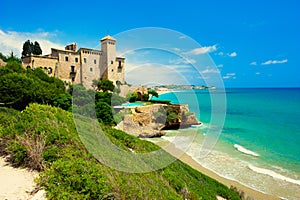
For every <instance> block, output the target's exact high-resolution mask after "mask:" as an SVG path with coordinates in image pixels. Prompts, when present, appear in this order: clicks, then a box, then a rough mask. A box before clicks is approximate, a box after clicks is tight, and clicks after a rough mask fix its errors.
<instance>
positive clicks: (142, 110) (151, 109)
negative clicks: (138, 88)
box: [116, 104, 201, 137]
mask: <svg viewBox="0 0 300 200" xmlns="http://www.w3.org/2000/svg"><path fill="white" fill-rule="evenodd" d="M129 109H130V113H131V114H127V115H125V116H124V117H123V121H122V122H121V123H119V124H118V125H117V127H116V128H118V129H120V130H123V131H125V132H127V133H129V134H131V135H134V136H136V137H159V136H162V135H164V134H165V133H164V131H163V130H169V129H180V128H186V127H189V126H191V125H198V124H201V123H200V122H199V121H198V120H197V118H196V117H195V114H194V113H191V112H189V108H188V105H182V104H171V105H168V104H152V105H148V106H137V107H133V108H129Z"/></svg>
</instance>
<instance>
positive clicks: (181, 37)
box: [179, 35, 187, 39]
mask: <svg viewBox="0 0 300 200" xmlns="http://www.w3.org/2000/svg"><path fill="white" fill-rule="evenodd" d="M185 38H187V37H186V36H185V35H181V36H179V39H185Z"/></svg>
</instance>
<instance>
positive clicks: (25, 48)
mask: <svg viewBox="0 0 300 200" xmlns="http://www.w3.org/2000/svg"><path fill="white" fill-rule="evenodd" d="M31 44H32V43H30V40H27V41H26V42H24V44H23V51H22V56H27V55H30V54H31V53H32V49H31V48H32V45H31Z"/></svg>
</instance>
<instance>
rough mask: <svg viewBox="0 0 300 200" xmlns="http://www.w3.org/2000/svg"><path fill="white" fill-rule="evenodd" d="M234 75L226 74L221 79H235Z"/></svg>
mask: <svg viewBox="0 0 300 200" xmlns="http://www.w3.org/2000/svg"><path fill="white" fill-rule="evenodd" d="M235 75H236V74H235V73H227V74H226V75H225V76H223V79H230V78H232V79H236V76H235Z"/></svg>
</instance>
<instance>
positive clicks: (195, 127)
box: [191, 123, 203, 128]
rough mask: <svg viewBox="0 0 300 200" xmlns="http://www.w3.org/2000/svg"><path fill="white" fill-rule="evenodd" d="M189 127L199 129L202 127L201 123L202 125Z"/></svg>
mask: <svg viewBox="0 0 300 200" xmlns="http://www.w3.org/2000/svg"><path fill="white" fill-rule="evenodd" d="M191 127H192V128H199V127H203V123H202V124H199V125H192V126H191Z"/></svg>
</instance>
